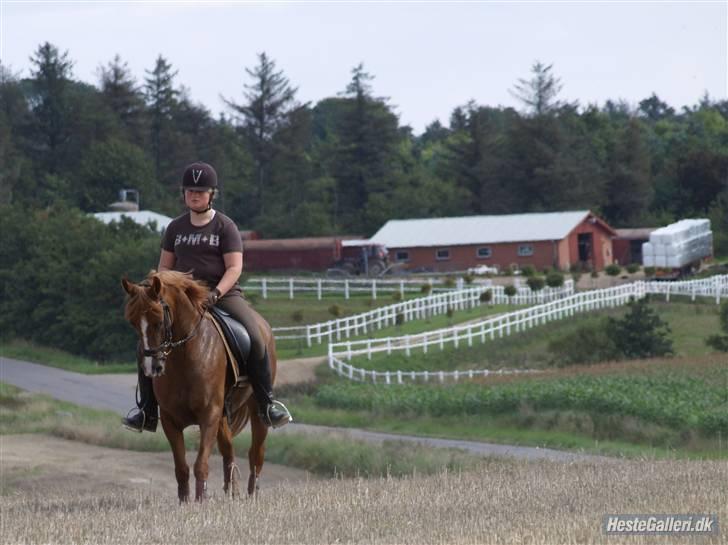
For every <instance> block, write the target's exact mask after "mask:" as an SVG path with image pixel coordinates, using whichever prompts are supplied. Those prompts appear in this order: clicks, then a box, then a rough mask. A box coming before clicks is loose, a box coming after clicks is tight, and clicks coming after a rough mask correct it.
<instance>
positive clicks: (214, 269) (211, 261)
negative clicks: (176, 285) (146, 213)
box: [162, 211, 243, 288]
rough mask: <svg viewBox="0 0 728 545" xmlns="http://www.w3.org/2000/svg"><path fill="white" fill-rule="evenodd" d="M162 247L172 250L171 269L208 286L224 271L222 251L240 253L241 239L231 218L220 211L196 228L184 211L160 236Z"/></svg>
mask: <svg viewBox="0 0 728 545" xmlns="http://www.w3.org/2000/svg"><path fill="white" fill-rule="evenodd" d="M162 249H163V250H166V251H168V252H172V253H174V257H175V263H174V270H175V271H181V272H191V273H192V276H193V277H194V278H195V279H196V280H202V281H203V282H205V283H207V284H208V285H209V286H210V288H214V287H215V286H217V284H218V282H220V279H221V278H222V276H223V274H225V259H224V258H223V255H224V254H227V253H230V252H242V251H243V241H242V239H241V238H240V231H238V228H237V227H236V225H235V223H234V222H233V220H231V219H230V218H228V217H227V216H226V215H224V214H221V213H220V212H217V211H216V212H215V216H214V217H213V218H212V220H210V222H209V223H208V224H207V225H203V226H202V227H196V226H194V225H192V222H191V221H190V214H189V213H186V214H183V215H182V216H179V217H178V218H175V219H173V220H172V221H171V222H170V223H169V225H168V226H167V230H166V231H165V232H164V236H163V237H162Z"/></svg>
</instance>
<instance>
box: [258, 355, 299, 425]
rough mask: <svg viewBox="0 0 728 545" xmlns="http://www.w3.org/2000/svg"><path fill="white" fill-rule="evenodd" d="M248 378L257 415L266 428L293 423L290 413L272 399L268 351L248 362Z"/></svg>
mask: <svg viewBox="0 0 728 545" xmlns="http://www.w3.org/2000/svg"><path fill="white" fill-rule="evenodd" d="M247 367H248V378H249V379H250V384H251V386H252V387H253V395H255V401H256V402H257V404H258V414H259V415H260V418H261V420H263V423H264V424H265V425H266V426H269V427H274V428H280V427H281V426H285V425H286V424H288V423H289V422H292V421H293V418H292V417H291V413H289V412H288V409H287V408H286V406H285V405H283V404H282V403H281V402H280V401H276V400H275V399H273V384H272V379H271V369H270V359H269V358H268V351H267V350H266V351H265V352H264V353H263V357H262V358H261V359H259V360H257V361H254V360H249V361H248V365H247Z"/></svg>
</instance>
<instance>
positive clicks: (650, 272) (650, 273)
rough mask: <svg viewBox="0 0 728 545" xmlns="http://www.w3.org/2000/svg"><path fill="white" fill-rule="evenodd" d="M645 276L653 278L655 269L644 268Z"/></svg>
mask: <svg viewBox="0 0 728 545" xmlns="http://www.w3.org/2000/svg"><path fill="white" fill-rule="evenodd" d="M645 276H655V268H654V267H645Z"/></svg>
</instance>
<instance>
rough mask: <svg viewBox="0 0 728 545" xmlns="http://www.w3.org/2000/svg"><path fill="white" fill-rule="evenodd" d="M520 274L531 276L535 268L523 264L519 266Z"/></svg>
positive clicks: (534, 272)
mask: <svg viewBox="0 0 728 545" xmlns="http://www.w3.org/2000/svg"><path fill="white" fill-rule="evenodd" d="M521 274H522V275H523V276H525V277H531V276H533V275H534V274H536V269H534V268H533V267H531V265H524V266H523V267H521Z"/></svg>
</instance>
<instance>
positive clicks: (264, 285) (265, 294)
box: [261, 278, 268, 299]
mask: <svg viewBox="0 0 728 545" xmlns="http://www.w3.org/2000/svg"><path fill="white" fill-rule="evenodd" d="M261 291H262V292H263V299H268V279H267V278H263V281H262V283H261Z"/></svg>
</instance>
